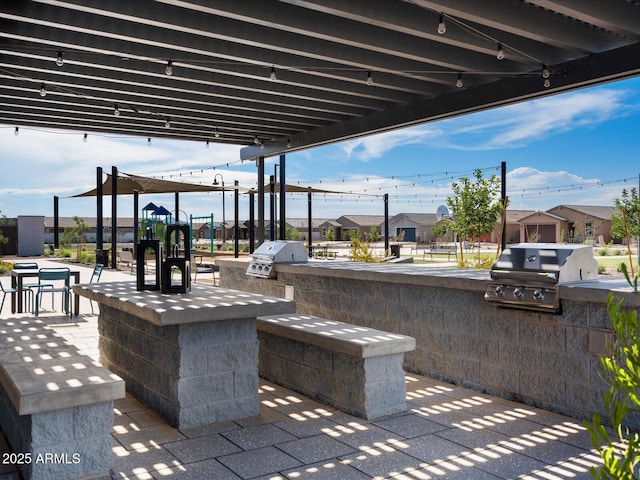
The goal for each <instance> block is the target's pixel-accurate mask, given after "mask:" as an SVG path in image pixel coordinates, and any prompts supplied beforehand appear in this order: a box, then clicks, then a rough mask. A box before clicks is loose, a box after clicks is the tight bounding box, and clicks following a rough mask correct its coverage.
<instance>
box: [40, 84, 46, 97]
mask: <svg viewBox="0 0 640 480" xmlns="http://www.w3.org/2000/svg"><path fill="white" fill-rule="evenodd" d="M40 96H41V97H43V98H44V97H46V96H47V87H46V85H45V84H44V82H42V84H41V85H40Z"/></svg>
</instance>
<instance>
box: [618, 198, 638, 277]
mask: <svg viewBox="0 0 640 480" xmlns="http://www.w3.org/2000/svg"><path fill="white" fill-rule="evenodd" d="M614 202H615V206H616V208H617V209H618V213H616V214H614V215H612V216H611V236H612V237H614V238H624V239H626V241H627V253H628V255H629V268H630V269H631V276H632V277H633V276H634V271H633V260H632V258H631V239H632V238H638V237H640V198H638V191H637V190H636V189H635V188H632V189H631V191H627V190H626V189H623V190H622V195H621V198H616V199H615V200H614ZM639 248H640V246H639Z"/></svg>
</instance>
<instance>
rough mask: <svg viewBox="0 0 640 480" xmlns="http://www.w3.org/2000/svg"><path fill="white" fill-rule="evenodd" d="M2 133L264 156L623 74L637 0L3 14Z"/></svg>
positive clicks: (42, 6)
mask: <svg viewBox="0 0 640 480" xmlns="http://www.w3.org/2000/svg"><path fill="white" fill-rule="evenodd" d="M0 25H1V28H0V103H1V105H2V108H0V123H4V124H9V125H15V126H30V127H42V128H51V129H53V128H55V129H71V130H78V131H80V132H82V133H87V132H88V137H89V141H90V137H91V135H92V134H94V133H109V134H116V135H123V136H142V137H147V138H150V139H151V138H160V137H164V138H173V139H182V140H194V141H201V142H203V143H204V142H223V143H229V144H237V145H244V146H245V148H243V149H242V151H241V157H242V158H244V159H251V158H256V157H268V156H273V155H278V154H282V153H286V152H292V151H297V150H302V149H306V148H309V147H313V146H318V145H323V144H328V143H332V142H336V141H339V140H344V139H349V138H354V137H358V136H364V135H367V134H371V133H376V132H384V131H388V130H392V129H396V128H399V127H403V126H409V125H416V124H420V123H424V122H428V121H434V120H438V119H443V118H448V117H452V116H455V115H461V114H465V113H469V112H474V111H479V110H483V109H487V108H492V107H496V106H500V105H506V104H510V103H514V102H519V101H524V100H530V99H534V98H539V97H543V96H547V95H551V94H556V93H561V92H567V91H571V90H574V89H578V88H582V87H588V86H592V85H597V84H601V83H604V82H608V81H613V80H618V79H623V78H628V77H632V76H636V75H638V73H639V72H640V44H639V42H638V40H639V39H640V5H639V2H638V1H637V0H607V1H603V0H601V1H583V0H528V1H524V0H521V1H518V0H483V1H478V0H446V1H445V0H440V1H428V0H405V1H402V0H367V1H362V0H280V1H278V0H242V1H238V0H218V1H215V2H211V1H208V0H184V1H179V2H178V1H175V0H159V1H151V0H136V1H130V0H110V1H108V2H105V1H102V0H68V1H65V2H59V1H54V0H32V1H5V2H2V4H1V6H0Z"/></svg>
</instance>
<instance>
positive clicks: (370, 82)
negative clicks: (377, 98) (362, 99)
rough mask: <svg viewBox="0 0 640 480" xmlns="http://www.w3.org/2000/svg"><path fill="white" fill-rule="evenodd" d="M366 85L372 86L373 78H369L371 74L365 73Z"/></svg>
mask: <svg viewBox="0 0 640 480" xmlns="http://www.w3.org/2000/svg"><path fill="white" fill-rule="evenodd" d="M367 85H373V77H372V76H371V72H367Z"/></svg>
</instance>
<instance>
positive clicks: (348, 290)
mask: <svg viewBox="0 0 640 480" xmlns="http://www.w3.org/2000/svg"><path fill="white" fill-rule="evenodd" d="M217 263H218V265H219V266H220V282H221V283H220V284H221V286H222V287H224V288H236V289H242V290H245V291H251V292H256V293H261V294H264V295H273V296H281V297H284V296H285V294H286V295H287V296H288V298H294V299H295V301H296V305H297V312H298V314H303V315H315V316H318V317H322V318H326V319H331V320H335V321H339V322H345V323H349V324H353V325H360V326H364V327H369V328H375V329H379V330H383V331H387V332H392V333H397V334H401V335H409V336H411V337H413V338H415V340H416V348H415V350H414V351H412V352H407V353H406V354H405V356H404V368H405V370H407V371H410V372H415V373H419V374H423V375H428V376H430V377H433V378H437V379H440V380H445V381H448V382H451V383H455V384H458V385H462V386H465V387H468V388H472V389H475V390H480V391H484V392H487V393H491V394H494V395H497V396H501V397H504V398H507V399H511V400H518V401H521V402H523V403H526V404H529V405H536V406H539V407H542V408H545V409H547V410H551V411H555V412H559V413H564V414H568V415H570V416H573V417H578V418H587V417H590V416H591V415H592V413H593V412H594V411H596V410H598V409H599V408H600V405H601V404H602V396H603V394H604V391H605V389H606V386H605V385H603V382H602V381H601V379H600V376H599V373H600V355H602V353H603V350H604V349H605V347H606V342H607V339H608V338H609V335H610V325H609V320H608V315H607V310H606V302H607V296H608V295H609V293H610V292H611V293H613V294H614V295H615V297H616V298H619V299H624V302H625V303H624V305H625V308H630V309H636V310H637V309H638V308H639V307H640V295H637V294H634V293H633V292H632V290H631V287H630V286H629V285H628V284H627V283H626V281H625V280H624V279H607V278H606V277H600V278H599V279H598V280H590V281H586V282H575V283H566V284H561V285H559V299H560V306H561V309H560V311H559V312H540V311H527V310H522V309H514V308H504V307H503V306H498V305H494V304H490V303H488V302H486V301H485V300H484V296H485V293H486V291H487V287H488V285H489V283H490V282H491V278H490V275H489V271H487V270H466V269H458V268H437V267H433V266H429V265H416V264H396V265H389V264H384V263H377V264H374V263H369V264H367V263H354V262H347V261H335V262H333V261H332V262H326V261H310V262H308V263H305V264H290V265H287V264H280V265H276V267H275V269H276V273H277V276H276V278H268V279H267V278H255V277H251V276H247V275H246V274H245V272H246V269H247V261H246V260H244V261H243V260H242V259H238V260H234V259H219V260H218V262H217ZM637 425H640V418H638V419H637Z"/></svg>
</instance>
